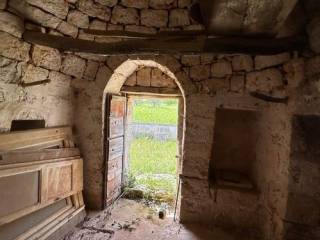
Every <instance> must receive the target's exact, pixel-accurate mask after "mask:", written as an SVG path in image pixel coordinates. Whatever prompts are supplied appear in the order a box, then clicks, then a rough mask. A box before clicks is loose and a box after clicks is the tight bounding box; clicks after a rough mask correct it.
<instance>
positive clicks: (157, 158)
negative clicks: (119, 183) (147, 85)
mask: <svg viewBox="0 0 320 240" xmlns="http://www.w3.org/2000/svg"><path fill="white" fill-rule="evenodd" d="M177 121H178V101H177V100H176V99H170V100H159V99H151V100H150V99H139V100H135V103H134V108H133V122H136V123H153V124H175V125H176V124H177ZM177 149H178V148H177V141H176V140H167V141H161V140H156V139H150V138H136V139H133V141H132V142H131V145H130V153H129V155H130V162H129V169H130V176H133V179H134V185H135V186H137V187H139V188H143V189H144V191H145V196H146V198H148V199H149V198H151V199H153V200H158V201H164V202H171V203H172V202H173V199H174V195H175V192H176V164H177V159H176V155H177Z"/></svg>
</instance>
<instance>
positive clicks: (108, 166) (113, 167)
mask: <svg viewBox="0 0 320 240" xmlns="http://www.w3.org/2000/svg"><path fill="white" fill-rule="evenodd" d="M105 101H106V102H105V103H106V104H105V106H106V108H105V114H106V115H105V134H104V136H105V138H104V147H105V149H104V153H105V154H104V156H105V182H104V185H105V186H104V188H105V189H104V190H105V191H104V207H107V206H109V205H110V204H112V203H113V201H114V200H115V199H116V198H117V197H118V196H119V195H120V194H121V183H122V182H121V181H122V169H123V160H124V159H123V158H124V132H125V116H126V102H127V99H126V97H123V96H116V95H109V94H108V95H107V96H106V99H105Z"/></svg>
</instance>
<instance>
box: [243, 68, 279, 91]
mask: <svg viewBox="0 0 320 240" xmlns="http://www.w3.org/2000/svg"><path fill="white" fill-rule="evenodd" d="M246 84H247V85H246V88H247V89H248V90H249V91H262V92H265V93H271V92H272V90H274V89H275V88H279V87H283V79H282V74H281V72H280V71H279V70H278V69H277V68H268V69H265V70H262V71H259V72H251V73H248V74H247V77H246Z"/></svg>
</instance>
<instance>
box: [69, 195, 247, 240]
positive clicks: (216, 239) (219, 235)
mask: <svg viewBox="0 0 320 240" xmlns="http://www.w3.org/2000/svg"><path fill="white" fill-rule="evenodd" d="M159 211H164V212H163V213H164V214H166V216H165V217H164V218H162V219H161V218H159V213H160V212H159ZM124 239H125V240H141V239H144V240H240V239H239V238H236V237H234V236H232V235H230V234H228V233H225V232H223V231H221V230H218V229H217V230H215V231H214V232H211V231H209V230H207V229H203V227H201V226H198V225H190V226H189V225H188V226H186V225H182V224H179V223H177V222H174V221H173V217H172V214H171V213H170V212H167V209H166V208H165V206H158V209H156V208H155V207H154V206H153V207H148V206H146V205H145V203H144V202H143V201H134V200H129V199H120V200H118V201H117V202H116V203H115V204H114V206H113V207H112V209H111V213H110V209H109V210H105V211H102V212H99V213H89V214H88V217H86V219H85V221H84V222H83V223H82V224H81V225H80V226H78V227H77V229H75V231H74V232H72V233H71V234H69V235H68V236H66V237H65V239H64V240H124ZM241 240H244V239H241ZM246 240H247V239H246Z"/></svg>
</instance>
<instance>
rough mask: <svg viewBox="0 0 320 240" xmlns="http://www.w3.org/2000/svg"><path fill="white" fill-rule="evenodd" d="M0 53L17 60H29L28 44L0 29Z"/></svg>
mask: <svg viewBox="0 0 320 240" xmlns="http://www.w3.org/2000/svg"><path fill="white" fill-rule="evenodd" d="M0 39H1V41H0V55H1V56H4V57H7V58H11V59H16V60H19V61H26V62H27V61H28V60H29V51H30V44H28V43H26V42H24V41H21V40H20V39H19V38H15V37H13V36H12V35H10V34H8V33H5V32H2V31H0Z"/></svg>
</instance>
